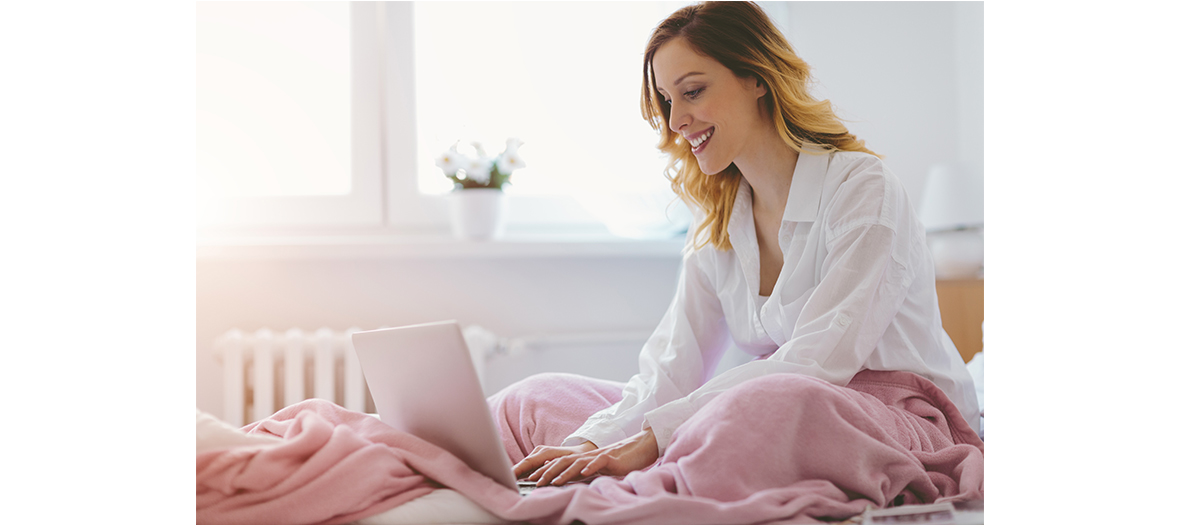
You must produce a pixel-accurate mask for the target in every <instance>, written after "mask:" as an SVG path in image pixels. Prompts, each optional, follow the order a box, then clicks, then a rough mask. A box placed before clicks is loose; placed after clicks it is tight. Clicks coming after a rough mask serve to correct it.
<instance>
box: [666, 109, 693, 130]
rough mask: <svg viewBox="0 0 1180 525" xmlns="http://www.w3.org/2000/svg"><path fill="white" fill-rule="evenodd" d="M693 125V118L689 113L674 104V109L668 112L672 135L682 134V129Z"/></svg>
mask: <svg viewBox="0 0 1180 525" xmlns="http://www.w3.org/2000/svg"><path fill="white" fill-rule="evenodd" d="M691 123H692V117H691V116H690V115H689V114H688V112H687V111H684V110H683V109H681V108H679V107H677V105H676V104H672V108H671V109H669V110H668V128H669V129H670V130H671V131H672V133H680V128H683V127H684V126H687V125H689V124H691Z"/></svg>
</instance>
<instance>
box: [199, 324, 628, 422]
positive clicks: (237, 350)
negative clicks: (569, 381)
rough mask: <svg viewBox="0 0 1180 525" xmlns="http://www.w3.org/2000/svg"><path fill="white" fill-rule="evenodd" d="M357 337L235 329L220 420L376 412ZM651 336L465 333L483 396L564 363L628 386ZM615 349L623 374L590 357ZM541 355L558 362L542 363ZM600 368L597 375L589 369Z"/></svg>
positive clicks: (222, 343)
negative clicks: (310, 405)
mask: <svg viewBox="0 0 1180 525" xmlns="http://www.w3.org/2000/svg"><path fill="white" fill-rule="evenodd" d="M359 330H360V329H359V328H350V329H348V330H343V331H339V330H332V329H328V328H320V329H319V330H316V331H314V332H309V331H305V330H301V329H299V328H292V329H290V330H287V331H286V332H283V333H282V334H276V333H274V332H272V331H271V330H269V329H266V328H263V329H261V330H257V331H254V332H243V331H242V330H238V329H233V330H230V331H228V332H226V333H225V334H223V335H222V336H221V337H218V338H217V340H216V341H215V343H214V353H215V355H216V356H217V357H218V358H219V359H220V361H221V368H222V381H223V385H224V386H223V392H222V403H223V406H222V419H223V420H224V421H225V422H226V423H229V424H231V425H234V426H242V425H244V424H246V423H248V422H250V421H257V420H259V419H262V418H265V417H267V416H270V415H271V414H273V413H274V412H275V411H277V410H278V409H281V408H283V407H285V406H289V405H292V404H295V403H298V402H300V401H303V400H305V399H310V398H313V397H314V398H319V399H325V400H328V401H331V402H333V403H336V404H338V405H341V406H343V407H344V408H347V409H349V410H354V411H357V412H370V413H371V412H374V411H375V409H374V407H373V401H372V399H371V398H370V396H369V389H368V386H367V385H366V384H365V380H364V375H363V374H362V373H361V368H360V362H359V361H358V360H357V358H356V352H354V351H353V349H352V337H351V335H352V333H353V332H356V331H359ZM648 335H650V334H649V333H648V332H642V331H641V332H607V333H596V334H566V335H536V336H528V337H519V338H515V339H504V338H500V337H497V336H496V335H495V334H493V333H491V332H489V331H487V330H485V329H483V328H481V327H479V326H474V325H472V326H466V327H464V328H463V337H464V339H465V340H466V341H467V346H468V348H469V350H470V351H471V357H472V361H473V362H474V364H475V370H476V373H477V374H478V375H479V378H480V382H481V383H482V384H483V385H484V387H485V394H487V393H490V392H494V391H495V390H498V389H499V388H502V387H503V386H507V385H508V384H510V383H511V382H513V381H515V380H518V379H523V377H525V376H527V375H529V374H532V373H537V372H541V371H546V370H544V369H550V370H552V369H554V368H561V366H560V364H561V363H565V362H566V361H568V360H569V359H571V358H574V356H579V357H577V358H580V359H588V360H589V361H587V362H585V363H581V364H571V365H568V366H569V367H570V368H571V370H568V371H579V372H583V373H588V374H589V375H596V376H599V377H606V378H608V379H616V380H625V379H626V378H627V377H630V375H631V374H633V373H634V372H635V371H634V370H632V369H633V368H634V367H635V360H634V356H635V355H636V354H637V352H638V349H639V348H640V347H641V346H642V345H643V342H644V341H645V340H646V338H647V336H648ZM610 346H615V347H619V348H621V349H622V352H623V353H622V364H621V365H619V366H615V367H614V368H619V367H620V366H621V368H622V369H621V370H620V371H614V370H613V369H612V368H611V367H610V366H609V365H608V366H604V365H602V364H601V362H602V361H603V358H604V357H606V356H605V355H604V354H603V353H602V352H601V351H588V350H590V349H595V350H601V349H602V348H604V347H610ZM552 350H565V352H562V351H558V352H552ZM537 352H544V353H547V354H550V355H551V356H552V357H550V358H548V359H546V358H538V357H537V356H538V355H539V354H538V353H537ZM554 354H556V355H554ZM562 356H564V357H562ZM497 358H498V360H497ZM554 360H556V361H558V362H557V363H554V362H553V361H554ZM493 361H495V362H494V363H493V364H494V365H497V369H496V370H493V371H492V375H493V377H492V378H491V379H490V381H489V380H487V378H485V375H486V374H487V368H488V366H487V365H488V364H489V363H490V362H493ZM530 363H531V365H532V366H530ZM595 364H598V365H599V369H598V370H594V369H592V368H590V367H592V366H594V365H595ZM595 372H597V373H595Z"/></svg>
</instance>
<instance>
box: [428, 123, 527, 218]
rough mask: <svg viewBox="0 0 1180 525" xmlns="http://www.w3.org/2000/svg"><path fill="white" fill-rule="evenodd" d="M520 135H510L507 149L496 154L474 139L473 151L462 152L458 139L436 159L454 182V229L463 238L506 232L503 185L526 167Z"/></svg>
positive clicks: (452, 195)
mask: <svg viewBox="0 0 1180 525" xmlns="http://www.w3.org/2000/svg"><path fill="white" fill-rule="evenodd" d="M521 144H523V142H521V141H520V140H519V139H515V138H511V139H508V141H507V144H506V145H505V147H504V151H503V152H502V153H500V154H499V155H497V156H495V157H490V156H488V155H487V153H485V152H484V149H483V146H481V145H480V144H479V143H478V142H473V143H471V145H472V147H473V149H474V154H463V153H460V152H459V143H458V142H456V143H455V144H454V145H452V146H451V148H450V149H449V150H447V151H446V152H444V153H443V154H442V155H439V156H438V158H436V159H435V162H434V163H435V165H436V166H438V167H439V168H440V169H442V171H443V174H444V175H446V176H447V178H449V179H451V182H453V183H454V185H455V187H454V190H453V191H451V195H450V210H451V229H452V231H453V232H454V234H455V236H456V237H458V238H460V239H472V240H485V239H494V238H498V237H500V236H502V235H503V234H504V191H503V189H504V185H505V184H510V183H511V179H512V173H513V172H514V171H516V170H518V169H520V168H523V167H525V164H524V161H523V160H522V159H521V158H520V154H519V153H518V151H517V150H518V149H519V148H520V146H521Z"/></svg>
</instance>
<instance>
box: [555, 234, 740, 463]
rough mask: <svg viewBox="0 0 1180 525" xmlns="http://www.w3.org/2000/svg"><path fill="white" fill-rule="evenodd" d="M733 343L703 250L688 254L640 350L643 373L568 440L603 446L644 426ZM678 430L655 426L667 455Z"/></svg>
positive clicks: (697, 381)
mask: <svg viewBox="0 0 1180 525" xmlns="http://www.w3.org/2000/svg"><path fill="white" fill-rule="evenodd" d="M728 342H729V329H728V327H727V326H726V324H725V318H724V314H723V313H722V309H721V301H720V300H719V299H718V297H717V293H716V291H715V290H714V287H713V285H712V283H710V281H709V279H708V277H707V275H706V273H705V271H704V269H703V268H702V267H701V260H700V253H699V252H696V251H693V252H690V253H689V254H688V255H686V256H685V258H684V262H683V264H682V267H681V270H680V276H679V279H678V282H677V287H676V294H675V296H674V297H673V299H672V304H671V305H669V307H668V310H667V312H666V313H665V314H664V317H663V319H661V320H660V323H659V325H658V326H657V327H656V329H655V331H654V332H653V333H652V336H651V337H650V338H649V339H648V340H647V342H646V343H645V344H644V345H643V349H642V350H640V353H639V373H638V374H636V375H635V376H633V377H632V378H631V379H630V380H629V381H628V382H627V384H626V386H625V387H624V388H623V398H622V400H621V401H619V402H618V403H616V404H614V405H613V406H610V407H608V408H606V409H604V410H602V411H600V412H598V413H596V414H594V415H593V416H590V418H589V419H587V420H586V423H585V424H583V425H582V427H581V428H579V429H578V430H577V431H575V432H574V433H573V434H571V435H570V436H569V437H567V438H566V440H565V442H564V444H565V445H575V444H578V443H583V442H585V441H591V442H593V443H594V444H595V445H598V446H600V447H602V446H606V445H609V444H611V443H615V442H618V441H621V440H622V439H624V438H626V437H627V436H630V435H633V434H636V433H638V432H639V431H640V430H643V429H644V428H646V426H641V424H642V423H643V422H644V415H645V414H647V413H648V412H650V411H652V410H655V409H656V408H658V407H660V406H662V405H665V404H667V403H669V402H672V401H675V400H677V399H682V398H684V396H686V395H687V394H689V393H690V392H692V391H694V390H696V389H697V388H699V387H700V386H701V385H702V384H704V382H705V379H706V378H708V377H709V376H710V375H712V373H713V371H714V370H716V368H717V363H718V361H720V359H721V356H722V355H723V354H724V352H725V350H726V348H727V347H728ZM674 430H675V429H674V428H672V429H661V428H653V431H655V432H656V436H657V443H661V446H660V454H663V451H664V445H665V444H666V441H667V440H666V439H665V440H664V441H663V442H661V441H660V436H661V435H662V434H663V433H664V431H666V433H667V435H668V436H671V432H672V431H674Z"/></svg>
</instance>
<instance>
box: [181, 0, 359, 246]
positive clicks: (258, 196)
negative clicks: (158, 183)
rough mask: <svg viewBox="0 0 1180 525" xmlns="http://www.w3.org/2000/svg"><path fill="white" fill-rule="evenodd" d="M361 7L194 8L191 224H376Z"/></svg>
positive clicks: (202, 4) (254, 5)
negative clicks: (195, 215) (194, 174)
mask: <svg viewBox="0 0 1180 525" xmlns="http://www.w3.org/2000/svg"><path fill="white" fill-rule="evenodd" d="M375 18H376V10H375V9H374V5H373V4H362V3H357V4H353V5H350V4H348V3H336V2H198V3H197V56H196V68H197V89H196V95H197V100H196V117H197V118H196V121H197V130H196V132H197V133H196V137H197V149H196V159H197V202H198V207H197V208H198V218H197V219H198V220H197V222H198V225H200V226H202V227H206V228H210V227H225V226H237V227H241V226H253V227H258V226H360V225H370V226H375V225H379V224H381V220H382V217H381V214H382V210H381V188H382V181H381V178H382V177H381V170H380V149H379V140H378V139H379V130H380V105H379V100H380V99H379V96H380V90H379V87H380V84H379V81H378V80H379V67H380V61H379V56H380V55H379V44H378V38H377V37H378V34H377V29H376V25H375V24H374V23H373V20H374V19H375Z"/></svg>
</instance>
